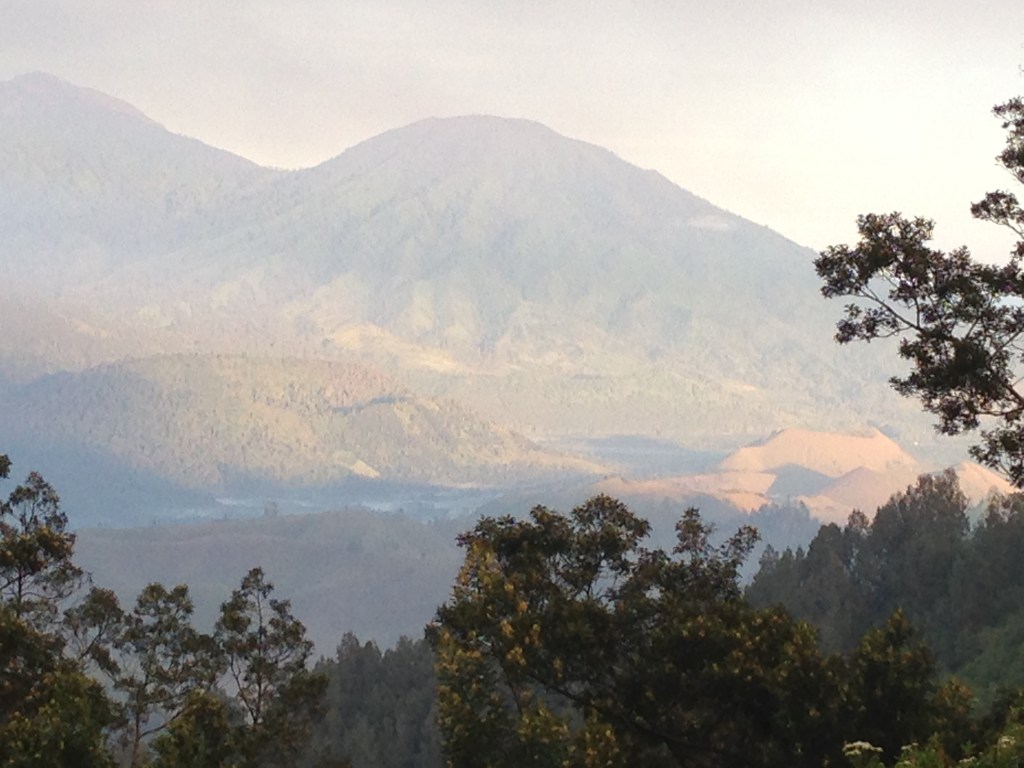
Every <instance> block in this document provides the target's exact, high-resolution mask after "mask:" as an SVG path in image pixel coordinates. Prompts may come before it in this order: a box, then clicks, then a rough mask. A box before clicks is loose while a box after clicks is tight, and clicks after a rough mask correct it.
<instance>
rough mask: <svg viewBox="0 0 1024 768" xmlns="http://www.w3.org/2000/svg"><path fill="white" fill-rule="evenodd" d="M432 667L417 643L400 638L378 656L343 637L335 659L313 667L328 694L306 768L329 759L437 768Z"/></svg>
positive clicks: (429, 654)
mask: <svg viewBox="0 0 1024 768" xmlns="http://www.w3.org/2000/svg"><path fill="white" fill-rule="evenodd" d="M433 664H434V655H433V651H432V649H431V647H430V644H429V643H428V642H427V641H426V640H424V639H419V640H410V639H408V638H402V639H401V640H399V641H398V644H397V645H396V646H395V647H394V648H391V649H389V650H387V651H384V652H383V653H382V652H381V650H380V648H378V647H377V644H376V643H373V642H366V643H360V642H359V640H358V639H357V638H356V637H355V635H352V634H346V635H345V636H344V637H343V638H342V640H341V643H340V644H339V645H338V649H337V653H336V654H335V657H334V658H333V659H328V660H323V661H321V662H320V663H319V664H318V665H317V670H318V671H320V672H322V673H323V674H324V675H325V676H326V677H327V691H326V693H325V695H324V707H323V713H322V715H321V716H320V717H319V718H318V719H317V721H316V723H315V725H314V731H313V738H312V741H311V745H310V749H309V750H308V751H309V756H308V758H307V760H308V761H309V762H312V759H313V757H314V756H316V755H320V756H322V755H334V756H342V757H344V758H345V759H346V760H347V761H350V762H351V765H352V766H353V768H434V767H435V766H440V765H441V736H440V733H439V732H438V729H437V722H436V717H437V711H436V706H435V701H436V693H437V682H436V678H435V676H434V669H433ZM321 759H322V758H321Z"/></svg>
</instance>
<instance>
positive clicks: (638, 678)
mask: <svg viewBox="0 0 1024 768" xmlns="http://www.w3.org/2000/svg"><path fill="white" fill-rule="evenodd" d="M648 533H649V526H648V524H647V523H646V522H645V521H643V520H641V519H639V518H637V517H635V516H634V515H633V514H632V513H631V512H630V511H629V510H628V509H626V507H625V506H623V505H622V504H621V503H620V502H617V501H615V500H613V499H610V498H608V497H604V496H599V497H595V498H593V499H590V500H589V501H587V502H586V503H584V504H583V505H581V506H579V507H577V508H576V509H574V510H573V511H572V514H571V515H569V516H562V515H559V514H557V513H555V512H552V511H551V510H548V509H546V508H544V507H537V508H535V509H534V510H533V511H532V512H531V513H530V519H529V520H525V521H517V520H514V519H512V518H499V519H490V518H485V519H483V520H481V521H480V522H479V523H478V524H477V526H476V527H475V528H474V529H473V530H472V531H470V532H469V533H467V534H464V535H463V536H462V537H461V538H460V543H461V545H462V546H463V547H464V548H465V549H466V560H465V564H464V565H463V567H462V570H461V572H460V574H459V577H458V581H457V583H456V585H455V588H454V592H453V596H452V598H451V599H450V600H449V602H448V603H447V604H445V605H444V606H442V607H441V608H440V609H439V610H438V614H437V619H436V623H435V624H434V625H433V627H432V629H431V637H432V640H433V642H434V643H435V646H436V648H437V655H438V660H437V669H438V678H439V699H438V706H439V722H440V727H441V731H442V734H443V737H444V749H445V755H446V759H447V761H448V765H450V766H453V767H454V768H460V767H461V766H519V765H552V766H565V765H571V766H598V765H600V766H605V765H645V766H675V765H686V766H718V765H746V766H758V765H765V766H768V765H771V766H775V765H782V764H787V765H807V766H811V765H814V766H819V765H821V764H822V762H823V760H825V759H826V758H827V757H828V756H830V755H831V756H833V757H834V756H835V755H837V754H838V750H839V748H840V746H841V739H839V738H838V737H837V736H836V734H837V726H836V721H835V717H836V712H835V711H834V706H835V703H836V702H838V700H839V682H838V681H837V679H836V678H835V672H836V671H837V668H834V665H832V664H831V663H830V662H828V661H827V660H826V659H824V658H823V657H822V656H821V655H820V653H819V652H818V649H817V645H816V642H815V637H814V633H813V631H812V630H811V629H810V628H809V627H808V626H806V625H803V624H799V623H796V622H793V621H791V620H790V619H789V618H788V616H787V615H786V614H785V613H784V612H783V611H781V610H778V609H768V610H763V611H758V610H754V609H752V608H751V607H750V606H749V605H748V604H747V603H746V602H745V601H744V600H743V598H742V595H741V593H740V589H739V587H738V585H737V576H738V569H739V567H740V565H741V564H742V562H743V559H744V558H745V557H746V555H747V554H748V553H749V551H750V548H751V547H752V545H753V543H754V540H755V534H754V532H753V531H752V530H749V529H742V530H740V531H739V532H738V533H737V534H736V535H735V536H734V537H732V538H731V539H729V540H728V541H727V542H726V543H724V544H722V545H720V546H715V545H713V544H712V543H711V539H710V533H711V531H710V529H709V527H708V526H706V525H705V524H704V523H703V522H702V521H701V520H700V518H699V516H698V515H697V513H696V511H694V510H690V511H688V512H687V513H686V514H685V515H684V517H683V519H682V520H681V521H680V522H679V524H678V527H677V534H678V537H677V545H676V547H675V549H674V551H673V552H670V553H668V552H664V551H662V550H660V549H653V550H652V549H647V548H645V547H644V546H643V541H644V539H645V538H646V537H647V535H648Z"/></svg>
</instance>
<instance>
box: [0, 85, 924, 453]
mask: <svg viewBox="0 0 1024 768" xmlns="http://www.w3.org/2000/svg"><path fill="white" fill-rule="evenodd" d="M0 102H3V103H4V104H5V106H3V107H0V109H2V110H5V111H4V112H3V115H4V116H5V117H7V118H8V119H7V120H4V121H0V122H2V126H3V127H2V128H0V131H2V134H0V147H2V149H0V180H2V181H3V182H4V183H3V184H2V185H0V186H2V188H3V189H5V190H7V193H6V197H4V198H3V199H2V200H0V216H3V217H5V218H4V219H2V220H0V224H2V225H3V226H4V228H5V229H6V230H7V231H10V232H11V233H13V234H12V237H11V241H10V242H11V243H13V245H14V247H12V248H10V249H5V251H4V254H0V262H3V266H4V267H5V269H7V270H8V271H9V272H10V273H11V274H13V275H16V276H20V279H19V281H18V290H19V291H20V295H21V296H22V298H23V299H25V300H36V301H38V302H39V303H40V304H44V305H46V306H47V307H49V306H50V305H51V304H52V302H53V299H52V296H54V295H58V296H64V297H66V298H68V299H69V300H70V299H75V300H76V301H78V302H79V303H86V304H88V305H90V306H93V307H97V308H99V309H100V310H101V311H102V312H103V314H104V315H105V317H103V318H94V319H90V321H89V322H88V323H87V325H89V326H90V327H102V328H108V327H111V328H117V329H120V330H119V333H123V334H124V339H125V342H124V344H122V345H120V346H119V345H118V344H115V343H113V341H108V342H107V343H104V344H103V345H96V349H95V351H94V352H92V353H91V354H93V355H94V358H93V359H92V360H91V362H99V361H103V360H109V359H110V355H111V353H112V352H111V351H112V350H122V349H124V347H126V346H127V347H128V348H129V349H128V352H132V351H133V352H134V354H136V355H146V354H152V352H153V350H154V347H156V348H159V349H165V350H168V351H182V350H189V351H200V352H214V353H247V354H253V355H271V356H279V355H280V351H279V350H282V349H283V350H287V353H288V354H290V355H294V356H297V357H307V358H312V357H317V358H329V359H335V360H351V359H358V360H361V361H364V362H370V363H373V364H375V365H378V366H380V367H382V368H385V369H386V370H388V371H389V372H391V373H393V374H398V375H399V376H400V378H401V380H402V381H403V382H406V383H408V384H409V385H410V386H412V387H413V388H414V389H415V390H416V391H418V392H423V393H425V394H426V395H429V396H432V397H440V398H445V399H447V398H451V399H455V400H458V401H459V402H462V403H464V404H466V405H468V406H469V407H471V408H473V409H474V410H476V411H478V412H480V413H482V414H483V415H484V416H486V417H488V418H491V419H493V420H495V421H500V422H501V423H508V424H511V425H512V426H514V427H515V428H517V429H519V430H522V431H524V432H526V433H528V434H537V435H540V436H544V435H564V434H577V435H594V434H640V435H648V436H661V437H667V438H671V439H675V440H677V441H683V442H685V443H686V444H687V445H689V446H692V447H699V448H707V447H712V448H732V447H735V446H736V445H737V444H739V443H742V442H745V441H747V440H749V439H751V438H754V437H756V436H759V435H762V434H764V433H765V432H767V431H771V430H773V429H778V428H781V427H786V426H803V427H814V428H829V429H849V428H855V427H860V426H863V424H864V423H865V422H869V421H870V422H871V423H875V424H878V425H880V426H886V427H887V428H889V429H890V430H891V431H893V432H894V433H901V434H902V436H903V437H904V438H906V439H915V440H929V439H930V433H929V431H928V430H927V428H926V427H924V426H923V425H924V424H925V422H924V420H923V419H920V418H908V416H907V414H908V411H912V410H913V409H912V408H910V407H904V406H903V405H902V404H901V403H900V402H899V400H898V399H897V398H894V397H893V396H892V395H891V393H890V392H889V391H888V389H887V388H886V386H885V385H884V383H883V382H884V380H885V377H886V373H889V372H888V371H886V372H885V373H883V372H882V371H881V366H880V365H879V364H878V362H877V361H878V360H879V359H881V358H880V354H881V351H880V350H878V349H876V348H872V349H858V350H843V351H842V353H841V354H840V353H839V352H838V351H837V350H835V349H834V344H833V343H832V341H831V335H832V320H833V317H834V315H835V313H836V311H835V309H834V308H832V307H829V306H827V305H826V304H825V302H823V301H821V299H820V297H819V295H818V290H817V284H816V279H815V277H814V274H813V270H812V268H811V260H812V257H813V254H812V253H811V252H810V251H808V250H807V249H804V248H800V247H798V246H796V245H794V244H793V243H791V242H789V241H787V240H786V239H785V238H783V237H781V236H779V235H778V234H776V233H773V232H771V231H770V230H768V229H766V228H764V227H760V226H757V225H754V224H752V223H750V222H748V221H746V220H744V219H742V218H740V217H738V216H735V215H733V214H730V213H728V212H726V211H723V210H721V209H719V208H716V207H715V206H713V205H711V204H710V203H708V202H706V201H704V200H701V199H700V198H697V197H695V196H694V195H692V194H690V193H688V192H686V191H685V190H683V189H681V188H679V187H678V186H676V185H674V184H672V183H671V182H669V181H668V180H666V179H665V178H664V177H662V176H660V175H658V174H657V173H655V172H653V171H645V170H641V169H639V168H636V167H635V166H632V165H630V164H628V163H626V162H624V161H622V160H621V159H619V158H617V157H615V156H614V155H613V154H611V153H610V152H608V151H606V150H604V149H601V148H599V147H594V146H592V145H588V144H585V143H583V142H579V141H574V140H571V139H568V138H565V137H562V136H559V135H558V134H556V133H554V132H553V131H551V130H549V129H547V128H545V127H543V126H540V125H538V124H536V123H531V122H528V121H524V120H510V119H500V118H493V117H465V118H446V119H435V120H426V121H422V122H419V123H415V124H413V125H411V126H407V127H405V128H400V129H396V130H394V131H390V132H388V133H386V134H383V135H382V136H378V137H376V138H373V139H370V140H368V141H366V142H363V143H362V144H360V145H358V146H356V147H353V148H352V149H350V150H348V151H346V152H344V153H343V154H341V155H339V156H338V157H336V158H334V159H332V160H330V161H328V162H326V163H323V164H322V165H320V166H318V167H316V168H312V169H307V170H303V171H294V172H274V171H269V170H266V169H260V168H256V167H255V166H252V165H251V164H249V163H247V162H246V161H244V160H241V159H240V158H236V157H234V156H231V155H229V154H227V153H223V152H220V151H219V150H214V149H211V148H209V147H205V146H203V145H202V144H200V143H199V142H196V141H194V140H191V139H186V138H183V137H178V136H174V135H172V134H170V133H168V132H167V131H165V130H164V129H162V128H161V127H159V126H158V125H156V124H155V123H152V122H151V121H148V120H147V119H145V118H144V117H142V116H140V115H139V114H138V113H136V112H135V111H134V110H132V109H131V108H130V107H128V106H127V105H124V104H123V103H121V102H116V101H114V100H110V99H108V98H106V97H102V96H100V95H97V94H96V93H95V92H91V91H88V90H87V89H76V88H74V87H73V86H70V85H68V84H66V83H60V82H59V81H53V80H52V79H49V78H45V77H40V76H32V77H28V78H19V79H16V80H14V81H10V82H8V83H5V84H2V87H0ZM45 190H50V191H49V192H46V194H43V192H44V191H45ZM2 290H3V289H0V292H2ZM0 299H2V296H0ZM65 306H68V305H65ZM59 309H60V311H59V312H57V314H58V316H61V317H68V315H69V312H66V311H64V309H63V307H61V308H59ZM68 319H69V320H70V321H74V320H75V319H76V318H75V317H74V316H73V314H72V315H71V316H70V317H68ZM72 327H77V326H75V325H74V323H73V322H72ZM153 339H159V341H158V342H156V343H154V341H153ZM873 346H874V345H873ZM4 354H5V355H6V356H7V357H8V358H9V359H18V360H19V361H20V362H19V364H20V365H22V366H23V367H24V368H27V369H31V368H32V367H33V365H34V366H35V368H36V369H39V368H42V369H44V370H55V369H59V368H60V367H61V366H62V365H66V366H68V367H72V366H74V367H77V366H80V365H82V364H84V362H90V361H83V360H82V357H83V355H82V354H81V353H79V352H78V351H77V350H76V351H75V353H73V354H69V355H68V356H67V361H66V362H64V363H62V362H61V359H60V354H59V350H58V351H53V350H49V351H38V350H37V351H35V352H33V353H32V354H33V355H34V356H35V357H36V359H35V360H22V359H21V358H19V356H18V354H17V351H16V350H15V351H6V352H4ZM22 357H24V355H22ZM0 362H2V361H0Z"/></svg>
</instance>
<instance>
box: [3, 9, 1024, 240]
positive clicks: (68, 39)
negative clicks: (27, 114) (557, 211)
mask: <svg viewBox="0 0 1024 768" xmlns="http://www.w3.org/2000/svg"><path fill="white" fill-rule="evenodd" d="M1022 63H1024V2H1022V1H1021V0H994V1H991V2H986V0H976V1H975V2H973V3H967V2H964V0H957V1H956V2H953V1H952V0H929V1H928V2H924V0H903V2H894V1H893V0H861V1H860V2H852V1H847V0H842V1H841V2H829V0H742V1H737V2H730V0H717V2H709V1H708V0H702V1H701V2H691V1H690V0H675V1H674V2H655V1H651V2H618V1H616V0H603V1H602V2H557V0H547V1H546V2H537V1H535V0H523V1H522V2H518V3H509V2H502V0H437V1H436V2H430V3H428V2H412V1H410V0H375V1H374V2H341V1H339V0H288V1H287V2H284V1H283V0H282V1H281V2H269V1H266V0H246V1H245V2H242V1H241V0H203V1H202V2H196V1H194V0H146V1H145V2H140V1H139V0H125V1H123V2H121V1H113V0H109V1H101V0H61V1H48V0H26V1H22V0H0V79H8V78H10V77H12V76H14V75H17V74H21V73H24V72H30V71H45V72H50V73H53V74H55V75H58V76H60V77H63V78H65V79H67V80H70V81H72V82H75V83H77V84H80V85H87V86H91V87H94V88H98V89H100V90H102V91H105V92H107V93H110V94H112V95H114V96H118V97H120V98H122V99H125V100H126V101H129V102H131V103H132V104H134V105H135V106H137V107H138V108H140V109H141V110H142V111H143V112H145V113H146V114H148V115H149V116H150V117H152V118H153V119H155V120H157V121H158V122H160V123H162V124H163V125H165V126H166V127H167V128H169V129H171V130H173V131H175V132H178V133H183V134H187V135H190V136H195V137H197V138H199V139H202V140H203V141H205V142H206V143H208V144H213V145H215V146H218V147H223V148H225V149H229V150H231V151H233V152H236V153H238V154H241V155H244V156H246V157H248V158H251V159H253V160H255V161H257V162H260V163H264V164H270V165H276V166H282V167H299V166H308V165H314V164H316V163H318V162H320V161H322V160H325V159H327V158H329V157H332V156H334V155H337V154H339V153H340V152H341V151H343V150H344V149H345V148H347V147H349V146H351V145H353V144H355V143H358V142H359V141H361V140H363V139H366V138H369V137H371V136H373V135H375V134H377V133H380V132H382V131H385V130H387V129H390V128H395V127H398V126H401V125H405V124H407V123H410V122H413V121H415V120H418V119H420V118H424V117H429V116H446V115H461V114H478V113H483V114H497V115H506V116H515V117H526V118H530V119H534V120H537V121H539V122H542V123H544V124H546V125H548V126H550V127H552V128H554V129H555V130H557V131H559V132H560V133H563V134H565V135H567V136H571V137H574V138H579V139H583V140H585V141H590V142H593V143H595V144H599V145H602V146H604V147H608V148H609V149H612V150H613V151H615V152H616V153H617V154H618V155H620V156H621V157H622V158H624V159H626V160H628V161H630V162H633V163H635V164H637V165H641V166H644V167H648V168H654V169H656V170H658V171H660V172H661V173H663V174H664V175H666V176H667V177H669V178H670V179H672V180H673V181H675V182H676V183H678V184H679V185H681V186H683V187H685V188H686V189H689V190H690V191H692V192H695V193H697V194H699V195H701V196H703V197H705V198H707V199H709V200H710V201H711V202H713V203H716V204H718V205H720V206H723V207H725V208H728V209H729V210H731V211H733V212H735V213H738V214H741V215H743V216H746V217H747V218H749V219H752V220H754V221H756V222H758V223H761V224H765V225H767V226H770V227H772V228H773V229H776V230H778V231H780V232H782V233H783V234H785V235H787V236H788V237H791V238H792V239H794V240H796V241H797V242H800V243H803V244H805V245H810V246H812V247H815V248H820V247H823V246H825V245H828V244H830V243H833V242H840V241H848V240H850V239H852V238H853V236H854V227H853V220H854V218H855V216H856V215H857V214H858V213H863V212H868V211H888V210H902V211H904V212H905V213H915V214H921V215H927V216H930V217H932V218H935V219H937V221H938V235H939V240H940V242H941V243H942V244H944V245H951V244H959V243H961V242H966V243H968V244H970V245H971V246H972V248H973V250H974V251H975V252H976V254H977V255H978V256H983V257H984V256H989V257H992V258H998V257H1000V256H1001V255H1002V254H1003V253H1004V252H1005V251H1007V250H1008V248H1009V243H1011V242H1012V238H1011V237H1009V236H1008V235H1006V236H1004V235H1002V234H1001V233H1000V232H999V231H998V230H997V229H996V228H994V227H992V226H991V225H984V224H979V223H976V222H972V221H971V220H970V215H969V213H968V212H967V208H968V206H969V204H970V203H971V202H972V201H974V200H976V199H977V198H979V197H980V196H981V195H982V194H983V193H984V192H985V191H987V190H989V189H993V188H997V187H1009V186H1012V183H1011V181H1010V179H1009V177H1007V176H1006V175H1005V173H1004V172H1001V171H1000V170H999V169H998V168H997V167H996V166H995V163H994V160H993V157H994V156H995V154H996V153H997V152H998V151H999V150H1000V149H1001V146H1002V137H1003V134H1002V132H1001V130H1000V128H999V125H998V122H997V121H996V120H995V119H994V118H993V117H991V115H990V108H991V107H992V105H993V104H995V103H997V102H1000V101H1003V100H1005V99H1007V98H1009V97H1010V96H1013V95H1016V94H1018V93H1022V92H1024V77H1022V75H1021V74H1020V69H1019V68H1020V65H1021V64H1022Z"/></svg>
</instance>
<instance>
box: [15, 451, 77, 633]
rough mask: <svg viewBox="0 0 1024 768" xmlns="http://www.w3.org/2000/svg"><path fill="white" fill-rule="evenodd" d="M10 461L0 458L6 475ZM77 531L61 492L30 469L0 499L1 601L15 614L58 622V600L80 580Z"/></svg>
mask: <svg viewBox="0 0 1024 768" xmlns="http://www.w3.org/2000/svg"><path fill="white" fill-rule="evenodd" d="M9 471H10V461H9V460H8V459H7V457H6V456H4V457H3V462H0V479H6V478H7V476H8V473H9ZM74 548H75V536H74V534H72V533H70V532H69V531H68V518H67V515H66V514H65V513H64V511H63V510H62V509H61V506H60V497H59V496H57V492H56V491H54V489H53V487H52V486H51V485H50V484H49V483H47V482H46V481H45V480H44V479H43V478H42V477H41V476H40V475H39V474H38V473H36V472H31V473H30V474H29V475H28V477H27V478H26V480H25V482H24V483H22V484H21V485H19V486H17V487H16V488H15V489H14V490H13V491H11V493H10V495H9V496H8V497H7V499H6V500H0V601H2V602H3V603H4V605H6V606H7V608H8V610H10V611H12V612H13V613H14V614H15V615H16V616H19V617H21V618H24V619H25V620H26V621H28V622H30V623H31V624H32V625H33V626H35V627H38V628H39V629H41V630H48V629H50V628H52V626H53V625H54V624H55V623H56V622H57V620H58V617H59V613H60V607H61V602H62V601H64V600H66V599H67V598H69V597H70V596H71V595H72V594H74V592H75V591H76V590H77V589H78V588H79V587H80V586H81V585H82V583H83V575H82V570H81V569H80V568H78V567H77V566H76V565H75V564H74V562H73V561H72V559H71V558H72V554H73V552H74Z"/></svg>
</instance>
